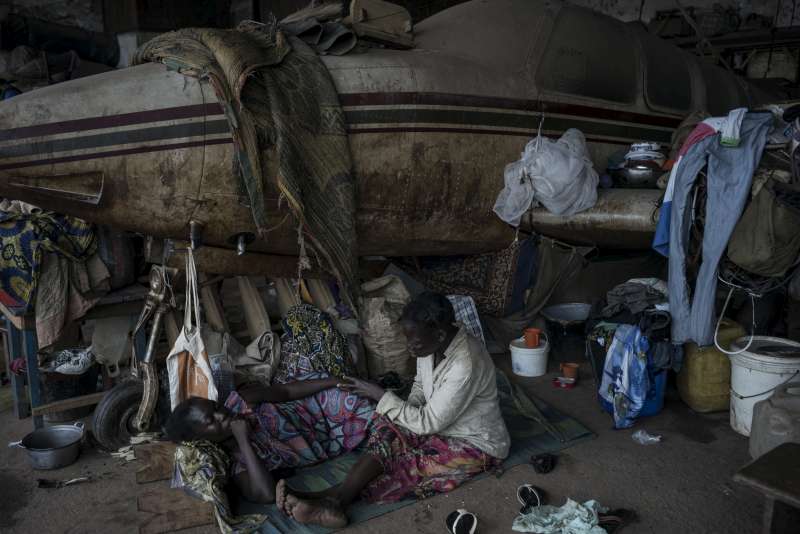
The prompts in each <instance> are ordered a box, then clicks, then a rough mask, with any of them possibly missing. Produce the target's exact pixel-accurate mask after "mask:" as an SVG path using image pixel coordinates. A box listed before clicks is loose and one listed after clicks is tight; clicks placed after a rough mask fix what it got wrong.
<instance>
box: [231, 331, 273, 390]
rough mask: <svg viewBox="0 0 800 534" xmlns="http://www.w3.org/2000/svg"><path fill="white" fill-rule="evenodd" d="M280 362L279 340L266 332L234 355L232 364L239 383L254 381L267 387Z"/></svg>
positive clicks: (269, 332)
mask: <svg viewBox="0 0 800 534" xmlns="http://www.w3.org/2000/svg"><path fill="white" fill-rule="evenodd" d="M280 361H281V342H280V338H279V337H278V336H276V335H275V334H273V333H272V332H271V331H269V330H267V331H266V332H264V333H262V334H261V335H260V336H258V337H257V338H255V339H254V340H253V341H252V342H251V343H250V344H249V345H247V347H246V348H245V349H244V350H242V351H241V352H239V353H237V354H236V355H234V360H233V363H234V364H235V365H236V374H237V375H238V376H239V377H240V381H252V380H255V381H257V382H261V383H263V384H265V385H269V384H270V382H272V375H274V374H275V370H276V369H277V368H278V364H279V363H280Z"/></svg>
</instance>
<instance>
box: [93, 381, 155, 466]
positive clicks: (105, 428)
mask: <svg viewBox="0 0 800 534" xmlns="http://www.w3.org/2000/svg"><path fill="white" fill-rule="evenodd" d="M143 396H144V386H143V384H142V383H141V382H140V381H138V380H129V381H125V382H122V383H120V384H117V385H116V386H114V388H113V389H111V390H110V391H109V392H108V393H106V395H105V397H103V400H102V401H100V404H98V405H97V408H95V411H94V420H93V421H92V429H93V432H94V437H95V439H97V441H98V443H100V445H102V446H103V447H105V448H106V449H108V450H110V451H116V450H118V449H119V448H120V447H125V446H127V445H130V439H131V436H133V435H134V434H135V433H136V432H135V430H134V428H133V419H134V417H136V412H137V411H138V410H139V403H140V402H141V401H142V397H143Z"/></svg>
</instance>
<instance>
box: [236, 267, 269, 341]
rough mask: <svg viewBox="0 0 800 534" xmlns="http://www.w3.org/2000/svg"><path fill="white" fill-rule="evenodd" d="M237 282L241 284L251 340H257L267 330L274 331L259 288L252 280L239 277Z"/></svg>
mask: <svg viewBox="0 0 800 534" xmlns="http://www.w3.org/2000/svg"><path fill="white" fill-rule="evenodd" d="M236 281H237V282H238V283H239V294H240V295H241V298H242V310H243V311H244V319H245V321H246V322H247V330H248V332H249V333H250V339H256V338H257V337H258V336H260V335H261V334H263V333H264V332H266V331H267V330H272V325H271V324H270V322H269V315H267V308H266V306H264V301H263V300H262V298H261V293H259V292H258V288H257V287H256V285H255V284H254V283H253V281H252V280H251V279H250V278H248V277H247V276H237V277H236Z"/></svg>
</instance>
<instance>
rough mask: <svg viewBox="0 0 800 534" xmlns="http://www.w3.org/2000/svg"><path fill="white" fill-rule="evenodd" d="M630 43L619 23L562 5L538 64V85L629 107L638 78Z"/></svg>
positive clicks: (629, 35) (637, 60)
mask: <svg viewBox="0 0 800 534" xmlns="http://www.w3.org/2000/svg"><path fill="white" fill-rule="evenodd" d="M609 29H614V30H615V31H609ZM616 30H618V31H616ZM632 39H633V36H632V35H631V32H630V29H629V28H628V27H627V26H626V25H625V24H624V23H622V22H619V23H618V24H614V25H612V24H609V22H608V20H607V19H606V18H605V17H603V16H602V15H599V14H597V13H595V12H593V11H590V10H588V9H581V8H575V7H564V8H563V9H562V10H561V13H560V14H559V15H558V19H557V20H556V24H555V28H554V29H553V32H552V34H551V37H550V41H549V43H548V44H547V48H546V50H545V53H544V57H543V58H542V63H541V65H540V66H539V72H538V75H537V80H538V84H539V85H540V87H541V88H542V89H543V90H544V91H547V92H557V93H566V94H573V95H578V96H586V97H591V98H599V99H603V100H610V101H613V102H620V103H625V104H627V103H632V102H634V101H635V100H636V95H637V92H638V83H637V82H638V75H639V58H638V55H637V51H636V47H635V46H634V43H633V42H632Z"/></svg>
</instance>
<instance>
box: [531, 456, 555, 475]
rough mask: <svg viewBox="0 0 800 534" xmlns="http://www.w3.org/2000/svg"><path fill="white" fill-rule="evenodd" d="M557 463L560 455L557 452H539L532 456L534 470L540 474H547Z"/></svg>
mask: <svg viewBox="0 0 800 534" xmlns="http://www.w3.org/2000/svg"><path fill="white" fill-rule="evenodd" d="M557 463H558V456H556V455H555V454H537V455H536V456H531V465H533V470H534V471H536V472H537V473H538V474H540V475H546V474H547V473H549V472H550V471H552V470H553V469H555V467H556V464H557Z"/></svg>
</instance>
